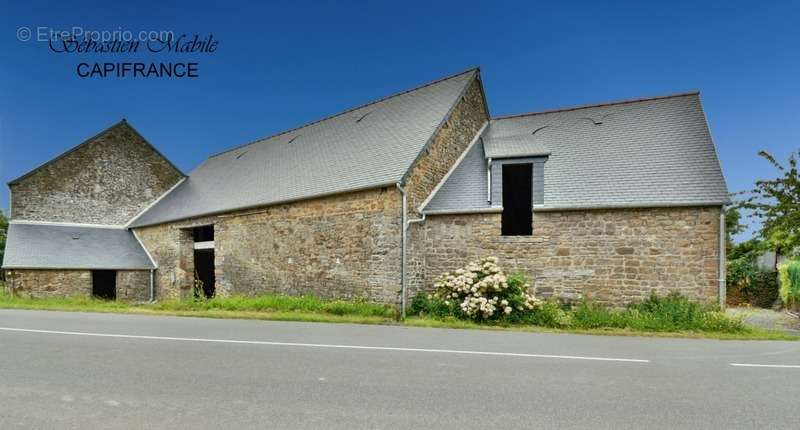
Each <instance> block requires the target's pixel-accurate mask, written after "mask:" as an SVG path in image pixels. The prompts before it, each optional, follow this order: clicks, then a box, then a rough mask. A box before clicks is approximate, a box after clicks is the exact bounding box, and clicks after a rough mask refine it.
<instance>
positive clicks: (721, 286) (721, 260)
mask: <svg viewBox="0 0 800 430" xmlns="http://www.w3.org/2000/svg"><path fill="white" fill-rule="evenodd" d="M727 292H728V291H727V286H726V285H725V207H724V206H723V207H722V208H721V209H720V211H719V307H720V309H725V296H726V295H727Z"/></svg>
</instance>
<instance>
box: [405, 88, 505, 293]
mask: <svg viewBox="0 0 800 430" xmlns="http://www.w3.org/2000/svg"><path fill="white" fill-rule="evenodd" d="M487 121H489V117H488V116H487V111H486V106H485V105H484V99H483V92H482V90H481V86H480V83H479V82H478V81H477V80H476V81H474V82H473V83H472V84H471V85H470V86H469V88H468V89H467V91H466V93H465V94H464V97H463V99H462V101H461V102H460V103H459V104H458V105H456V107H455V109H453V112H452V113H451V115H450V118H449V119H448V121H447V124H446V126H445V127H443V128H442V129H441V130H440V131H439V133H438V134H437V135H436V136H435V138H434V139H433V142H432V143H431V145H430V148H429V150H428V154H427V155H426V156H424V157H422V158H421V159H420V160H419V161H418V162H417V163H416V164H415V165H414V166H413V167H412V168H411V170H410V173H409V174H408V180H407V181H406V190H407V194H408V197H407V205H408V207H407V210H408V218H409V219H415V218H419V217H420V216H421V215H420V213H419V212H418V209H419V208H420V206H421V205H422V203H423V202H424V201H425V199H427V198H428V196H429V195H430V194H431V192H433V190H434V188H436V186H437V185H438V184H439V183H440V182H441V181H442V179H444V177H445V175H446V174H447V172H448V171H449V170H450V169H451V168H452V167H453V166H454V165H455V163H456V161H457V160H458V158H459V157H460V156H461V154H463V153H464V151H465V150H466V149H467V147H468V146H469V144H470V143H471V142H472V140H473V139H474V138H475V136H477V134H478V131H480V129H481V127H483V125H484V124H486V123H487ZM423 240H424V239H423V237H422V236H421V234H420V230H419V227H418V226H417V225H413V224H412V227H410V228H409V231H408V251H407V266H408V269H407V272H406V276H408V282H407V288H408V292H407V293H408V295H409V298H410V297H412V296H413V292H414V291H416V290H418V289H420V288H422V286H423V285H422V284H423V282H424V279H423V278H421V277H420V276H417V274H419V273H422V271H423V269H424V261H423V260H422V259H420V258H419V256H420V255H421V254H420V252H419V251H418V246H419V245H420V244H421V243H422V241H423Z"/></svg>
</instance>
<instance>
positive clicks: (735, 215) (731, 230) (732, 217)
mask: <svg viewBox="0 0 800 430" xmlns="http://www.w3.org/2000/svg"><path fill="white" fill-rule="evenodd" d="M741 219H742V214H741V213H740V212H739V208H738V207H736V206H731V207H729V208H727V209H726V210H725V251H726V254H727V255H730V253H731V250H732V249H733V247H734V244H733V236H736V235H737V234H739V233H741V232H743V231H744V228H745V227H746V226H745V225H744V224H742V223H741Z"/></svg>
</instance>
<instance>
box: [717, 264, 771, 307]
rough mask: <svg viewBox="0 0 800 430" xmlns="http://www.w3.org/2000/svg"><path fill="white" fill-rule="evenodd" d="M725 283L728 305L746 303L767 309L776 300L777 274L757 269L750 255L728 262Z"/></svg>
mask: <svg viewBox="0 0 800 430" xmlns="http://www.w3.org/2000/svg"><path fill="white" fill-rule="evenodd" d="M726 282H727V285H728V300H727V301H728V304H730V305H734V306H736V305H739V304H742V303H748V304H751V305H754V306H760V307H765V308H768V307H770V306H772V304H773V303H775V300H776V299H777V298H778V275H777V273H775V271H773V270H766V269H761V268H759V267H758V265H757V264H756V261H755V254H752V253H747V254H744V255H742V256H740V257H739V258H736V259H734V260H730V261H728V264H727V274H726Z"/></svg>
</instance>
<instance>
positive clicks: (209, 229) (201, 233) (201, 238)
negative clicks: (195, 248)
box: [192, 225, 214, 242]
mask: <svg viewBox="0 0 800 430" xmlns="http://www.w3.org/2000/svg"><path fill="white" fill-rule="evenodd" d="M192 237H194V241H195V242H208V241H211V240H214V226H213V225H204V226H202V227H195V228H193V229H192Z"/></svg>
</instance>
